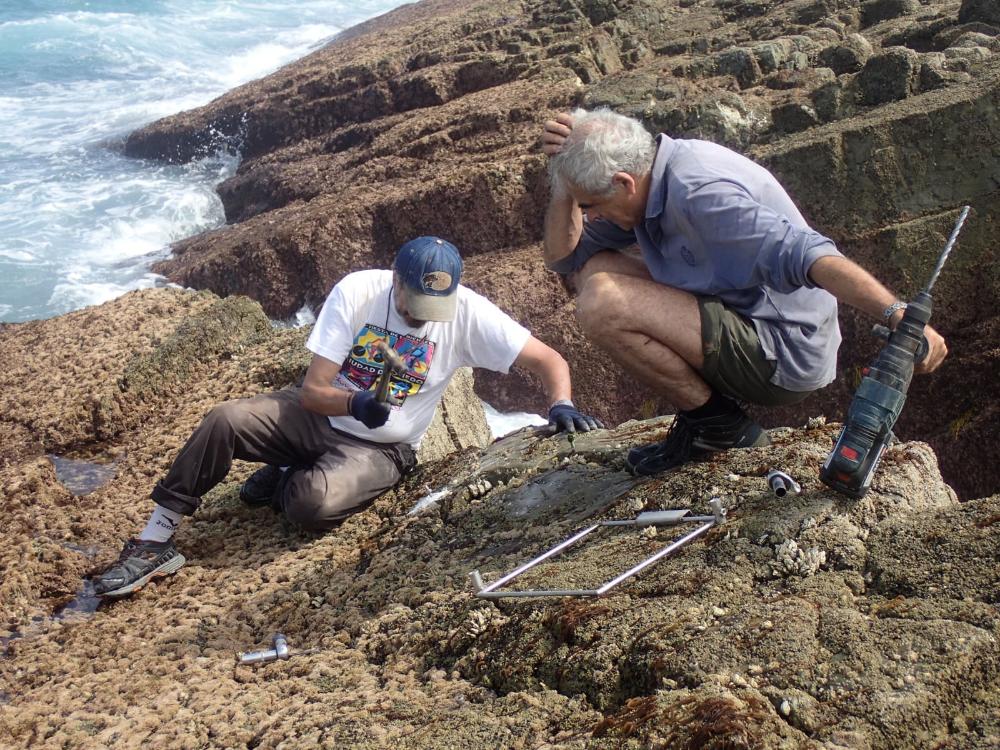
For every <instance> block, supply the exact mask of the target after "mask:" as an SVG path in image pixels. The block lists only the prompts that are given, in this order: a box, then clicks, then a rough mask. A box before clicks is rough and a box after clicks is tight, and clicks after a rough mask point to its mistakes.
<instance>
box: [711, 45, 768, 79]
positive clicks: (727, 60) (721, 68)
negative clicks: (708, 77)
mask: <svg viewBox="0 0 1000 750" xmlns="http://www.w3.org/2000/svg"><path fill="white" fill-rule="evenodd" d="M716 70H717V71H718V73H719V74H720V75H731V76H733V77H734V78H735V79H736V80H737V82H738V83H739V85H740V88H742V89H746V88H750V87H751V86H754V85H756V84H757V83H759V82H760V79H761V68H760V65H759V64H758V63H757V58H756V56H755V55H754V53H753V51H752V50H749V49H746V48H739V47H738V48H736V49H731V50H727V51H725V52H723V53H721V54H720V55H719V56H718V58H717V59H716Z"/></svg>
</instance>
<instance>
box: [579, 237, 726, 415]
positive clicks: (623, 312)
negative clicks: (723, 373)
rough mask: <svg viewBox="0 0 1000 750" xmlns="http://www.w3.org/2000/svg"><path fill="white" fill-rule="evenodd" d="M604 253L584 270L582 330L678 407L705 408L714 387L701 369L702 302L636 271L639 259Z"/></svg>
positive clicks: (580, 310)
mask: <svg viewBox="0 0 1000 750" xmlns="http://www.w3.org/2000/svg"><path fill="white" fill-rule="evenodd" d="M605 255H606V254H605V253H601V254H600V255H597V256H595V257H594V258H593V259H592V260H591V261H590V262H589V263H588V264H587V266H586V267H585V268H584V269H582V271H581V278H582V285H581V286H580V293H579V297H578V299H577V316H578V319H579V322H580V326H581V327H582V328H583V331H584V333H585V334H586V335H587V337H588V338H589V339H590V340H591V341H593V342H594V343H596V344H597V345H598V346H600V347H601V348H602V349H604V350H605V351H606V352H607V353H608V354H609V355H610V356H611V357H612V358H613V359H614V360H615V361H617V362H619V363H620V364H621V365H622V366H623V367H624V368H625V369H627V370H628V371H629V372H630V373H632V374H633V375H634V376H635V377H637V378H639V379H640V380H642V381H643V382H646V383H648V384H649V385H651V386H653V387H654V388H655V389H656V390H658V391H660V392H662V393H663V394H664V395H665V396H666V397H667V398H669V399H670V401H671V402H672V403H673V404H674V405H675V406H677V408H679V409H694V408H697V407H698V406H701V405H702V404H704V403H705V402H707V401H708V399H709V397H710V396H711V395H712V389H711V387H710V386H709V385H708V384H707V383H706V382H705V381H704V380H703V379H702V377H701V375H699V373H698V370H699V369H700V368H701V366H702V365H703V364H704V356H703V353H702V340H701V313H700V311H699V309H698V300H697V299H696V298H695V297H694V295H692V294H689V293H688V292H684V291H681V290H679V289H674V288H673V287H669V286H666V285H664V284H660V283H658V282H656V281H653V280H652V279H651V278H649V275H648V274H642V275H639V274H637V273H635V268H634V265H633V262H634V260H635V259H632V258H627V257H624V256H619V258H620V260H619V258H613V257H612V258H605V257H604V256H605ZM595 261H600V262H599V263H598V264H597V265H594V267H593V268H591V266H592V264H594V263H595ZM612 269H614V270H612ZM642 270H643V271H644V270H645V267H644V266H643V267H642Z"/></svg>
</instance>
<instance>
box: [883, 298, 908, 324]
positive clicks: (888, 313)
mask: <svg viewBox="0 0 1000 750" xmlns="http://www.w3.org/2000/svg"><path fill="white" fill-rule="evenodd" d="M905 309H906V303H905V302H900V301H899V300H896V301H895V302H893V303H892V304H891V305H889V306H888V307H887V308H885V310H883V311H882V319H883V320H884V321H885V322H886V323H888V322H889V320H890V319H891V318H892V316H893V315H894V314H895V313H896V310H905Z"/></svg>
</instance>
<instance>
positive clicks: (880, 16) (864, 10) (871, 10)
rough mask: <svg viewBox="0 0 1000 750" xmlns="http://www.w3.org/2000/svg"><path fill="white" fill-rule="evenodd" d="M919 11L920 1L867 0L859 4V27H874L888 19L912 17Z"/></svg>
mask: <svg viewBox="0 0 1000 750" xmlns="http://www.w3.org/2000/svg"><path fill="white" fill-rule="evenodd" d="M920 9H921V6H920V0H867V2H863V3H861V26H862V27H863V28H864V27H868V26H874V25H875V24H877V23H880V22H881V21H887V20H889V19H890V18H897V17H899V16H909V15H913V14H914V13H916V12H917V11H919V10H920Z"/></svg>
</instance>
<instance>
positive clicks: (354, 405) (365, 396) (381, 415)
mask: <svg viewBox="0 0 1000 750" xmlns="http://www.w3.org/2000/svg"><path fill="white" fill-rule="evenodd" d="M347 408H348V410H349V411H350V412H351V416H352V417H354V418H355V419H356V420H358V421H359V422H361V423H362V424H363V425H364V426H365V427H367V428H368V429H370V430H374V429H375V428H376V427H381V426H382V425H384V424H385V423H386V422H387V421H388V420H389V412H390V408H389V404H386V403H383V402H381V401H376V400H375V392H374V391H355V392H354V393H352V394H351V400H350V402H349V403H348V406H347Z"/></svg>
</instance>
